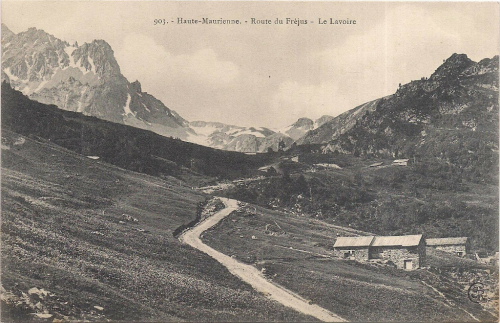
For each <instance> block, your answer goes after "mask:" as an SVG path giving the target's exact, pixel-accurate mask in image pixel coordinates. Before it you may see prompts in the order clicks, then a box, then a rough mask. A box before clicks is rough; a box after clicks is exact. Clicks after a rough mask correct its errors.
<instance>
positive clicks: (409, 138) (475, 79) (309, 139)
mask: <svg viewBox="0 0 500 323" xmlns="http://www.w3.org/2000/svg"><path fill="white" fill-rule="evenodd" d="M498 110H499V106H498V56H495V57H493V58H492V59H483V60H481V61H480V62H478V63H476V62H473V61H472V60H470V59H469V58H468V57H467V56H466V55H463V54H462V55H459V54H453V55H452V56H451V57H450V58H448V59H447V60H446V61H445V62H444V63H443V64H442V65H441V66H440V67H438V68H437V70H436V71H435V72H434V73H433V74H432V75H431V77H429V78H428V79H427V78H425V77H424V78H422V79H421V80H417V81H412V82H410V83H408V84H405V85H402V86H400V88H399V89H398V90H397V92H396V93H395V94H393V95H391V96H388V97H385V98H382V99H379V100H375V101H372V102H369V103H366V104H364V105H362V106H359V107H357V108H355V109H353V110H350V111H348V112H346V113H344V114H342V115H340V116H338V117H336V118H334V119H333V120H331V121H330V122H327V123H325V124H324V125H323V126H322V127H320V128H318V129H317V130H316V131H311V132H310V133H309V134H307V135H306V136H305V137H304V138H302V139H301V140H299V142H300V143H328V145H327V146H326V147H325V148H324V151H325V152H328V151H330V152H333V151H335V150H337V151H339V152H344V153H351V154H359V155H374V156H380V157H383V156H390V157H394V158H396V157H406V158H409V157H418V156H429V157H430V156H432V157H440V158H442V159H444V160H447V161H448V162H453V163H459V164H460V165H463V166H467V165H471V164H472V163H476V164H477V163H495V160H498V156H497V157H495V156H496V155H498Z"/></svg>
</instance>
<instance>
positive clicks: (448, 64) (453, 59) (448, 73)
mask: <svg viewBox="0 0 500 323" xmlns="http://www.w3.org/2000/svg"><path fill="white" fill-rule="evenodd" d="M473 64H474V61H472V60H471V59H470V58H468V57H467V55H466V54H457V53H455V54H453V55H451V56H450V57H449V58H448V59H446V60H445V61H444V62H443V64H442V65H441V66H439V67H438V68H437V70H436V71H435V72H434V73H433V74H432V75H431V77H430V79H431V80H439V79H444V78H450V77H456V76H457V75H459V74H461V73H462V72H463V71H465V70H466V69H467V68H469V67H470V66H472V65H473Z"/></svg>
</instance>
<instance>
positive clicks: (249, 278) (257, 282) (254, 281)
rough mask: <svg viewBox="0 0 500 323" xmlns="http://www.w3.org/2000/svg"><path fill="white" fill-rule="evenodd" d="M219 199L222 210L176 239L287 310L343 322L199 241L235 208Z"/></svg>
mask: <svg viewBox="0 0 500 323" xmlns="http://www.w3.org/2000/svg"><path fill="white" fill-rule="evenodd" d="M221 200H222V202H224V204H225V205H226V208H225V209H223V210H221V211H219V212H217V213H215V214H214V215H213V216H211V217H210V218H208V219H206V220H205V221H203V222H201V223H199V224H198V225H197V226H195V227H194V228H192V229H190V230H187V231H186V232H184V233H183V234H182V235H181V236H180V237H179V240H180V241H181V242H183V243H186V244H188V245H190V246H192V247H193V248H196V249H198V250H200V251H203V252H204V253H206V254H208V255H209V256H210V257H212V258H214V259H215V260H217V261H218V262H220V263H221V264H222V265H224V266H225V267H226V268H227V269H228V270H229V271H230V272H231V273H232V274H233V275H235V276H237V277H238V278H240V279H241V280H243V281H244V282H246V283H248V284H250V285H251V286H252V287H253V288H254V289H255V290H257V291H258V292H261V293H263V294H264V295H266V296H267V297H269V298H271V299H273V300H275V301H277V302H279V303H281V304H283V305H285V306H287V307H291V308H293V309H295V310H297V311H299V312H301V313H304V314H306V315H310V316H313V317H316V318H317V319H319V320H321V321H325V322H345V320H344V319H342V318H341V317H339V316H337V315H335V314H334V313H332V312H330V311H328V310H326V309H324V308H322V307H320V306H318V305H315V304H309V302H308V301H307V300H305V299H303V298H302V297H300V296H299V295H297V294H295V293H294V292H291V291H289V290H287V289H285V288H283V287H281V286H279V285H277V284H274V283H271V282H270V281H268V280H267V279H266V278H265V277H264V276H263V275H262V274H261V272H260V271H259V270H257V268H255V267H254V266H251V265H246V264H243V263H241V262H239V261H237V260H236V259H233V258H231V257H229V256H227V255H225V254H223V253H221V252H219V251H217V250H215V249H213V248H211V247H209V246H207V245H206V244H204V243H203V242H202V241H201V240H200V234H202V233H203V232H204V231H206V230H207V229H209V228H211V227H212V226H214V225H215V224H217V223H218V222H219V221H220V220H222V219H223V218H225V217H226V216H228V215H229V214H230V213H231V212H233V211H234V210H236V209H237V208H238V204H237V203H238V201H236V200H231V199H225V198H221Z"/></svg>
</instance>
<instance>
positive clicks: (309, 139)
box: [297, 100, 378, 144]
mask: <svg viewBox="0 0 500 323" xmlns="http://www.w3.org/2000/svg"><path fill="white" fill-rule="evenodd" d="M377 102H378V100H375V101H370V102H368V103H365V104H362V105H360V106H358V107H356V108H354V109H351V110H349V111H347V112H344V113H342V114H341V115H339V116H337V117H331V118H330V119H329V120H328V119H327V120H326V122H323V123H322V124H321V125H320V126H319V127H318V128H316V129H312V130H310V131H309V132H307V133H305V134H304V135H303V136H302V137H300V138H297V144H318V143H324V142H328V141H330V140H331V139H332V138H334V137H336V136H338V135H340V134H342V133H344V132H346V131H347V130H349V129H351V128H352V127H353V126H354V124H355V123H356V120H357V119H358V118H359V117H360V116H362V115H363V114H364V113H365V112H366V111H373V109H375V106H376V104H377Z"/></svg>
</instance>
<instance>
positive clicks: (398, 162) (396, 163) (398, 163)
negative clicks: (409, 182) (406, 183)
mask: <svg viewBox="0 0 500 323" xmlns="http://www.w3.org/2000/svg"><path fill="white" fill-rule="evenodd" d="M408 162H409V159H395V160H394V161H393V162H392V165H393V166H408Z"/></svg>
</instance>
